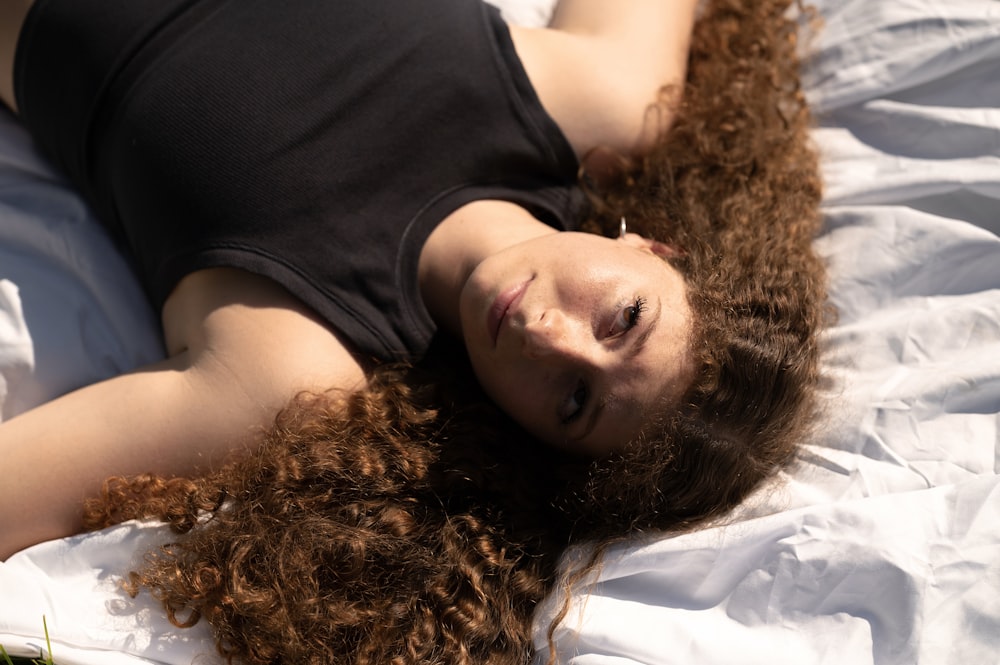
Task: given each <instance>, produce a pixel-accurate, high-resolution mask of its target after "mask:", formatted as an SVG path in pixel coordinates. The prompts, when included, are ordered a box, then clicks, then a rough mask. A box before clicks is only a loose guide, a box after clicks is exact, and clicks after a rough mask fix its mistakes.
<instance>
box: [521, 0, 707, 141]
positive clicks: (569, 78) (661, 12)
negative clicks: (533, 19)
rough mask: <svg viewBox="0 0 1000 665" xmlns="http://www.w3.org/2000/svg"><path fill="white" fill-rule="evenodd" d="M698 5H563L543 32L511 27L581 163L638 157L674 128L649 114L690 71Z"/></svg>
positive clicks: (596, 0) (571, 1)
mask: <svg viewBox="0 0 1000 665" xmlns="http://www.w3.org/2000/svg"><path fill="white" fill-rule="evenodd" d="M697 4H698V2H697V0H618V1H614V2H611V1H609V0H561V1H560V2H559V4H558V6H557V7H556V11H555V15H554V16H553V19H552V23H551V26H550V27H549V28H546V29H541V30H538V29H524V28H516V27H512V29H511V32H512V35H513V37H514V41H515V45H516V46H517V50H518V54H519V55H520V57H521V60H522V62H523V63H524V67H525V69H526V70H527V72H528V76H529V77H530V78H531V81H532V83H533V84H534V86H535V88H536V90H537V91H538V94H539V97H540V98H541V101H542V104H543V105H544V106H545V108H546V110H548V111H549V113H550V114H551V115H552V117H553V118H555V120H556V122H557V123H558V124H559V125H560V127H561V128H562V130H563V132H564V133H565V134H566V136H567V138H568V139H569V141H570V143H571V144H572V145H573V148H574V150H575V151H576V153H577V155H580V156H583V155H586V154H587V153H588V152H589V151H590V150H591V149H593V148H597V147H605V148H612V149H614V150H618V151H621V152H624V153H640V152H642V151H643V150H644V149H646V148H648V147H649V145H650V144H651V143H652V142H653V141H654V140H655V139H656V137H657V135H658V134H659V133H660V132H662V131H665V130H666V129H667V128H668V127H669V123H670V116H669V113H663V112H662V111H663V110H664V109H660V110H658V111H652V112H651V110H650V109H651V107H652V106H653V105H654V104H656V102H657V101H658V98H659V94H660V91H661V89H662V88H663V87H664V86H669V85H679V84H681V83H682V82H683V80H684V76H685V73H686V70H687V58H688V48H689V45H690V40H691V31H692V27H693V25H694V18H695V10H696V7H697Z"/></svg>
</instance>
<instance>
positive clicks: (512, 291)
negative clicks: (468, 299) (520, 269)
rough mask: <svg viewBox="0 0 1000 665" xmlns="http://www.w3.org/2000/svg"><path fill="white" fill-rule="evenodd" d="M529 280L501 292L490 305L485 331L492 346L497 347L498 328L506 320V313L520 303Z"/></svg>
mask: <svg viewBox="0 0 1000 665" xmlns="http://www.w3.org/2000/svg"><path fill="white" fill-rule="evenodd" d="M530 281H531V280H530V279H529V280H525V281H523V282H521V283H520V284H516V285H514V286H512V287H511V288H509V289H506V290H504V291H501V292H500V293H499V294H498V295H497V297H496V299H495V300H494V301H493V304H492V305H490V309H489V312H488V313H487V315H486V330H487V331H488V332H489V334H490V339H492V340H493V346H494V347H495V346H496V345H497V337H498V336H499V335H500V326H501V325H503V322H504V319H506V318H507V313H508V312H509V311H510V310H511V308H513V307H516V306H517V303H518V302H520V300H521V297H522V296H523V295H524V292H525V291H526V290H527V288H528V282H530Z"/></svg>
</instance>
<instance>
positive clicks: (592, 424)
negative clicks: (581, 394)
mask: <svg viewBox="0 0 1000 665" xmlns="http://www.w3.org/2000/svg"><path fill="white" fill-rule="evenodd" d="M662 312H663V301H662V300H661V299H660V297H659V296H657V298H656V311H654V312H653V314H652V316H651V317H650V321H649V325H647V326H646V329H645V330H643V331H642V333H641V334H640V335H639V336H638V337H637V338H636V340H635V342H634V343H633V344H632V348H631V349H629V352H628V358H629V360H632V359H634V358H635V357H636V356H638V355H639V354H640V353H642V349H643V347H645V346H646V341H647V340H648V339H649V338H650V336H652V334H653V332H654V331H655V330H656V327H657V326H658V325H659V323H660V315H661V314H662ZM607 404H608V398H607V396H604V397H602V398H601V399H600V400H598V402H597V406H595V407H594V409H593V410H592V411H591V412H590V418H588V419H587V426H586V427H584V429H583V433H582V434H580V436H579V437H578V440H582V439H586V438H587V437H588V436H590V433H591V432H593V431H594V429H595V428H596V427H597V421H598V420H599V419H600V416H601V414H602V413H603V412H604V407H605V406H607Z"/></svg>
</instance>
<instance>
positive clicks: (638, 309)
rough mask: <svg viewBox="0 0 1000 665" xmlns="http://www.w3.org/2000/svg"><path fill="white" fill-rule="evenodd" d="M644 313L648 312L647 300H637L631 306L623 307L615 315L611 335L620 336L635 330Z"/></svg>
mask: <svg viewBox="0 0 1000 665" xmlns="http://www.w3.org/2000/svg"><path fill="white" fill-rule="evenodd" d="M644 311H646V299H645V298H636V299H635V302H633V303H632V304H631V305H628V306H626V307H622V308H621V309H620V310H618V314H616V315H615V321H614V324H613V325H612V326H611V335H620V334H622V333H623V332H626V331H628V330H631V329H632V328H634V327H635V326H636V325H637V324H638V323H639V319H640V317H642V313H643V312H644Z"/></svg>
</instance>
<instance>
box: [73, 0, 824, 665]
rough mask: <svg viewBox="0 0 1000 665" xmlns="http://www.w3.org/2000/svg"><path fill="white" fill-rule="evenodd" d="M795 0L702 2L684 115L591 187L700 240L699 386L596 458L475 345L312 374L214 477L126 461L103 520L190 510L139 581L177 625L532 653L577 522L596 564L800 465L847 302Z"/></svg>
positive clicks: (416, 654)
mask: <svg viewBox="0 0 1000 665" xmlns="http://www.w3.org/2000/svg"><path fill="white" fill-rule="evenodd" d="M791 4H792V0H752V1H751V0H714V1H713V2H711V3H710V4H709V5H708V6H707V7H706V8H705V10H704V12H703V13H702V15H701V16H700V17H699V20H698V22H697V24H696V26H695V32H694V38H693V41H692V47H691V56H690V63H689V70H688V81H687V83H686V86H685V89H684V91H683V95H682V96H681V101H680V102H679V103H678V104H677V106H676V115H675V121H674V123H673V126H672V128H671V131H670V132H669V133H667V134H666V135H665V136H664V137H663V138H662V140H661V142H660V143H659V145H658V146H657V147H656V148H655V149H654V150H653V151H652V152H651V153H650V154H649V155H648V156H646V157H645V158H644V159H643V160H642V162H641V163H638V164H635V165H630V166H629V167H628V168H627V169H626V171H625V175H624V176H622V177H621V178H620V179H619V180H617V181H615V182H612V183H603V182H602V184H601V190H600V192H599V195H598V198H597V200H596V201H595V205H594V208H593V210H594V217H593V219H592V220H591V222H590V225H591V230H595V231H599V230H601V229H607V230H608V231H609V232H613V230H614V229H615V227H616V225H617V220H618V218H619V217H620V216H621V215H625V216H627V217H628V219H629V224H630V227H631V228H632V229H634V230H636V231H639V232H640V233H643V234H644V235H647V236H649V237H654V238H657V239H659V240H662V241H663V242H666V243H668V244H670V245H671V246H673V247H674V248H676V249H677V250H679V252H678V253H679V256H678V257H677V258H674V259H671V260H672V261H674V262H675V264H676V266H677V267H678V268H679V269H680V270H681V271H682V272H683V274H684V275H685V278H686V280H687V284H688V292H689V299H690V302H691V305H692V308H693V310H694V311H695V319H696V324H695V333H694V337H693V340H692V341H693V347H694V348H695V350H696V360H697V364H698V366H699V368H700V369H699V371H698V373H697V376H696V378H695V380H694V382H693V385H692V386H691V388H690V389H689V391H688V392H687V394H686V395H685V397H684V399H683V401H682V404H681V408H680V409H678V408H677V405H676V404H674V405H672V406H671V407H670V408H665V409H664V413H663V416H662V417H661V418H660V419H659V420H658V421H657V422H655V423H654V424H653V425H652V426H650V427H648V428H646V430H645V431H644V433H643V435H642V436H640V437H639V438H638V439H637V440H635V441H633V442H631V443H629V444H628V445H627V446H625V447H624V448H623V449H622V450H621V451H620V452H618V453H615V454H614V455H612V456H609V457H606V458H602V459H599V460H588V459H581V458H576V457H572V456H570V455H569V454H567V453H565V452H558V451H555V450H552V449H549V448H547V447H545V446H541V445H538V444H536V443H534V442H533V441H531V440H529V439H528V438H527V437H526V436H525V435H523V433H521V432H520V431H519V430H518V429H517V428H516V427H515V426H514V425H513V424H512V423H511V422H510V421H509V420H508V419H506V418H505V417H504V416H502V414H500V413H499V412H498V411H497V409H495V408H494V407H492V406H490V405H489V404H488V403H486V401H485V400H484V399H483V398H482V397H481V395H480V393H479V392H478V391H477V389H476V388H475V386H474V381H472V378H471V373H470V372H469V371H468V368H467V367H464V366H462V364H461V363H455V362H450V361H449V362H441V359H440V358H439V357H432V358H431V363H432V364H434V363H436V365H435V366H437V367H445V366H447V367H450V368H451V369H449V370H448V371H450V372H451V374H450V375H449V376H447V377H445V376H443V375H442V374H441V372H442V371H443V370H436V373H434V374H433V375H432V376H428V374H427V373H426V372H425V371H424V370H423V369H421V368H399V367H383V368H380V369H378V370H376V371H375V372H374V374H373V376H372V377H371V381H370V384H369V387H368V388H367V389H366V390H364V391H361V392H358V393H355V394H350V395H340V394H329V395H312V396H300V397H299V398H298V399H297V400H296V401H295V402H293V404H292V405H291V406H290V407H289V408H288V409H286V410H285V411H284V412H283V413H282V414H281V415H280V416H279V417H278V419H277V421H276V423H275V424H274V426H273V427H272V428H271V429H270V430H269V431H268V432H267V434H266V435H265V436H264V437H263V441H262V443H261V445H260V446H259V448H257V449H256V450H255V452H254V453H253V454H252V455H251V456H249V457H247V458H246V459H243V460H240V461H237V462H235V463H233V464H232V465H229V466H227V467H225V468H223V469H222V470H220V471H219V472H217V473H215V474H213V475H211V476H208V477H204V478H195V479H169V478H161V477H156V476H141V477H135V478H127V479H123V478H116V479H111V480H109V481H108V482H107V483H106V485H105V488H104V493H103V495H102V496H101V497H99V498H98V499H95V500H93V501H91V502H88V505H87V508H86V512H87V519H88V523H89V525H90V526H92V527H99V526H104V525H107V524H111V523H115V522H119V521H122V520H125V519H130V518H134V517H156V518H160V519H163V520H165V521H167V522H168V523H169V524H170V526H171V527H172V528H173V529H174V530H175V531H176V532H177V533H178V534H182V535H180V536H178V537H177V538H176V539H175V541H174V542H172V543H171V544H168V545H166V546H164V547H163V548H161V549H159V550H156V551H153V552H150V553H149V554H148V555H147V557H146V561H145V565H144V566H143V567H142V568H141V570H139V571H137V572H134V573H132V574H131V576H130V581H129V586H130V588H131V590H132V591H133V592H138V591H139V590H140V589H143V588H145V589H148V590H150V591H151V593H153V595H154V596H155V597H157V598H158V599H159V600H160V601H162V603H163V605H164V606H165V608H166V610H167V612H168V613H169V616H170V618H171V620H172V621H173V622H174V623H176V624H177V625H178V626H189V625H193V624H194V623H196V622H198V621H199V620H202V619H204V620H206V621H208V622H209V623H210V624H211V626H212V628H213V629H214V631H215V635H216V640H217V645H218V648H219V651H220V652H221V653H222V654H223V655H225V656H226V657H228V658H229V659H230V660H235V661H238V662H242V663H246V664H247V665H250V664H256V663H279V662H295V663H299V662H301V663H333V662H336V663H352V664H358V665H362V664H364V665H367V664H369V663H372V664H374V663H392V664H394V665H402V664H404V663H441V664H444V663H448V664H466V663H469V664H471V663H490V664H492V663H523V662H526V661H527V660H528V659H529V657H530V653H531V617H532V612H533V610H534V608H535V606H536V604H537V603H538V602H539V601H540V600H541V599H542V597H543V596H544V595H545V594H546V593H547V592H549V591H551V590H552V588H553V586H554V585H555V584H556V580H557V579H558V577H557V569H558V560H559V556H560V554H561V553H562V552H563V551H564V550H565V548H566V547H567V546H568V545H570V544H572V543H577V542H589V543H593V544H595V545H596V547H595V548H594V549H593V551H594V553H595V554H594V556H593V557H592V558H591V559H590V564H591V565H592V564H593V563H594V562H595V561H597V558H598V556H599V554H600V553H601V552H602V551H603V550H604V549H605V548H606V547H607V546H608V544H610V543H612V542H618V541H620V540H622V539H624V538H627V537H630V536H633V535H635V534H637V533H644V532H661V531H669V530H675V531H676V530H683V529H690V528H692V527H694V526H696V525H698V524H702V523H704V522H705V521H706V520H709V519H712V518H715V517H718V516H720V515H723V514H724V513H725V512H726V511H728V510H729V509H730V508H732V507H733V506H734V505H736V504H737V503H739V502H740V501H742V500H743V499H744V498H745V497H746V496H747V494H748V493H749V492H750V491H751V490H753V489H754V488H755V487H757V486H758V485H759V484H760V483H761V482H762V481H763V480H764V479H766V478H767V477H769V476H770V475H772V474H773V473H774V472H775V470H776V469H778V468H780V467H781V466H782V465H784V464H787V463H788V462H789V460H791V459H792V457H793V456H794V453H795V449H796V445H797V443H798V442H799V441H800V440H801V438H802V437H803V436H804V434H805V433H806V432H807V430H808V428H809V424H810V423H811V422H812V421H813V410H814V390H815V384H816V381H817V378H818V354H819V351H818V333H819V330H820V327H821V326H822V324H823V322H824V316H825V311H826V310H825V305H824V301H825V294H824V269H823V266H822V264H821V262H820V260H819V259H818V258H817V256H816V254H815V253H814V251H813V249H812V240H813V237H814V235H815V233H816V231H817V228H818V224H819V214H818V205H819V199H820V181H819V177H818V168H817V163H816V156H815V154H814V152H813V151H812V150H811V148H810V146H809V140H808V129H809V126H810V117H809V113H808V108H807V106H806V103H805V99H804V97H803V94H802V92H801V90H800V89H799V82H798V81H799V79H798V67H799V61H798V57H797V53H796V36H797V34H798V21H797V20H796V19H795V18H791V17H789V15H788V9H789V6H790V5H791ZM669 97H670V96H669V95H666V94H665V98H669ZM449 351H450V350H446V351H445V355H449ZM582 570H583V572H585V571H586V569H582ZM580 574H582V573H580ZM565 607H566V606H565V605H564V608H563V609H564V611H565ZM559 620H560V616H557V618H556V622H558V621H559ZM554 626H555V624H553V625H552V626H550V631H549V639H550V643H551V639H552V637H551V636H552V630H553V629H554ZM554 659H555V653H554V650H552V652H551V655H550V661H554Z"/></svg>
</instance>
